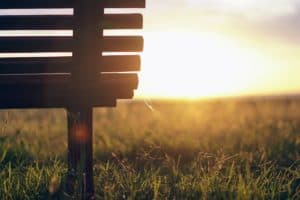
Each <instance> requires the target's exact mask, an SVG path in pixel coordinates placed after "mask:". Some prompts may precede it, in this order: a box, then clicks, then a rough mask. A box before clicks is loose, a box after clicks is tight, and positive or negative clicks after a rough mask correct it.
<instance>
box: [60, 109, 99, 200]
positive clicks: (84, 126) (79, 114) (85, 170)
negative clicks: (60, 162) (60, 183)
mask: <svg viewBox="0 0 300 200" xmlns="http://www.w3.org/2000/svg"><path fill="white" fill-rule="evenodd" d="M92 120H93V111H92V108H77V109H74V108H69V109H68V145H69V148H68V177H67V182H66V191H65V193H66V195H68V196H70V197H72V198H76V199H93V197H94V183H93V135H92V132H93V127H92Z"/></svg>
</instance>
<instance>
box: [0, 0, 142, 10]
mask: <svg viewBox="0 0 300 200" xmlns="http://www.w3.org/2000/svg"><path fill="white" fill-rule="evenodd" d="M74 2H75V0H51V1H50V0H49V1H45V0H1V1H0V9H19V8H21V9H22V8H72V7H74ZM100 4H101V0H99V5H100ZM103 5H104V7H106V8H145V6H146V3H145V0H104V2H103Z"/></svg>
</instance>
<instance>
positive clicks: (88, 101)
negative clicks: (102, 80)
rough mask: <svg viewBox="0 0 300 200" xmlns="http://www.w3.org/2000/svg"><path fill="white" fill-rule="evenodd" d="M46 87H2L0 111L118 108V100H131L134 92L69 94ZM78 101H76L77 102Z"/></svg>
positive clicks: (118, 89) (117, 89)
mask: <svg viewBox="0 0 300 200" xmlns="http://www.w3.org/2000/svg"><path fill="white" fill-rule="evenodd" d="M57 88H59V86H57V87H56V88H51V87H48V88H45V87H23V86H20V85H19V86H11V87H6V88H2V87H0V93H1V94H5V95H3V96H1V95H0V109H2V108H4V109H8V108H14V109H15V108H66V107H69V106H74V107H80V106H82V105H87V106H92V107H103V106H111V107H114V106H116V100H117V99H131V98H132V97H133V95H134V92H133V90H131V89H128V88H125V87H114V88H110V89H111V91H109V92H108V91H107V89H105V88H103V87H98V88H90V89H86V90H85V91H80V95H78V94H79V92H69V91H67V90H57ZM75 100H76V101H75Z"/></svg>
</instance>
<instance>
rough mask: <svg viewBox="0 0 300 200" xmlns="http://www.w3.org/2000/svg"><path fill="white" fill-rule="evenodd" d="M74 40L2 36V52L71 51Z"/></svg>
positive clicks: (66, 38) (0, 39)
mask: <svg viewBox="0 0 300 200" xmlns="http://www.w3.org/2000/svg"><path fill="white" fill-rule="evenodd" d="M72 42H73V39H72V38H70V37H0V44H1V45H0V52H1V53H19V52H70V51H72V49H73V43H72Z"/></svg>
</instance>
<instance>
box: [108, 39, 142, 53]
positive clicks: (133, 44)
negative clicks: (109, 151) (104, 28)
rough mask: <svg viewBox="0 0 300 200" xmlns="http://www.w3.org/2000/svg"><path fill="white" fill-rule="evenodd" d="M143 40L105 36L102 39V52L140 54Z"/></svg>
mask: <svg viewBox="0 0 300 200" xmlns="http://www.w3.org/2000/svg"><path fill="white" fill-rule="evenodd" d="M143 48H144V40H143V37H140V36H107V37H104V40H103V46H102V49H103V51H104V52H140V51H143Z"/></svg>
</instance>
